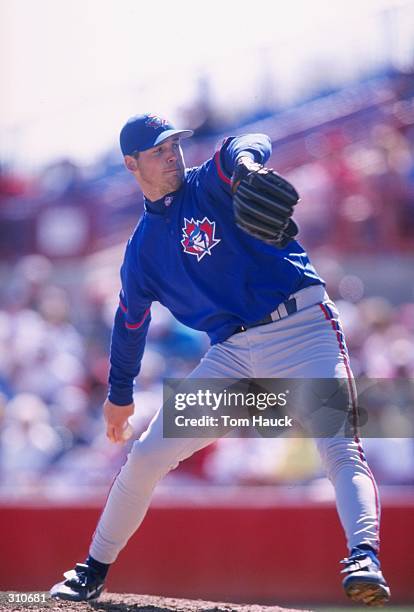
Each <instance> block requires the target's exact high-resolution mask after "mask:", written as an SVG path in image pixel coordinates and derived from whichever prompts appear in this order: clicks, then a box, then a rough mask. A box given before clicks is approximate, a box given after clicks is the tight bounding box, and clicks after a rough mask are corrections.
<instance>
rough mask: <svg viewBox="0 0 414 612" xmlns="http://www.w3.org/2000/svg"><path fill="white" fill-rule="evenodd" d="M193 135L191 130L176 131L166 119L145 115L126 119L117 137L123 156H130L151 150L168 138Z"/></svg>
mask: <svg viewBox="0 0 414 612" xmlns="http://www.w3.org/2000/svg"><path fill="white" fill-rule="evenodd" d="M193 133H194V132H193V131H192V130H176V129H175V128H174V126H173V125H172V124H171V123H170V122H169V121H167V120H166V119H163V118H162V117H158V115H152V114H150V113H147V114H145V115H135V116H134V117H131V118H130V119H128V121H127V122H126V124H125V125H124V127H123V128H122V130H121V133H120V135H119V142H120V145H121V151H122V153H123V155H132V154H133V153H135V152H137V151H146V150H147V149H151V147H155V146H157V145H159V144H160V143H161V142H163V141H164V140H166V139H167V138H169V137H170V136H180V137H181V138H189V137H190V136H192V135H193Z"/></svg>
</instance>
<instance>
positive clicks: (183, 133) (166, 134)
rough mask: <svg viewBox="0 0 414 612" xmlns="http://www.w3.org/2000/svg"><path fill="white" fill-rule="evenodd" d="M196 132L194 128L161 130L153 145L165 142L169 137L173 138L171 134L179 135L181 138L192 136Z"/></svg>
mask: <svg viewBox="0 0 414 612" xmlns="http://www.w3.org/2000/svg"><path fill="white" fill-rule="evenodd" d="M193 134H194V132H193V130H165V132H161V134H160V135H159V136H158V138H156V139H155V141H154V144H153V145H152V146H153V147H156V146H157V145H159V144H161V143H162V142H164V140H167V138H171V136H179V137H180V138H190V136H192V135H193Z"/></svg>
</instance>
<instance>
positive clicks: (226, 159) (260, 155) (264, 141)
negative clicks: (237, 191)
mask: <svg viewBox="0 0 414 612" xmlns="http://www.w3.org/2000/svg"><path fill="white" fill-rule="evenodd" d="M271 153H272V143H271V141H270V138H269V137H268V136H266V134H246V135H244V136H229V137H228V138H225V140H224V141H223V143H222V145H221V147H220V148H219V149H218V150H217V151H216V153H215V154H214V157H213V162H214V168H212V171H215V172H216V173H217V177H218V179H219V180H220V181H221V182H222V183H223V184H224V185H227V186H228V187H229V188H230V187H231V177H232V174H233V171H234V167H235V165H236V164H237V161H238V160H239V159H240V158H241V157H250V158H251V159H252V160H253V161H255V162H257V163H259V164H265V163H266V162H267V160H268V159H269V157H270V155H271Z"/></svg>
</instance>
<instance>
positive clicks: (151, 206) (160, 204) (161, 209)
mask: <svg viewBox="0 0 414 612" xmlns="http://www.w3.org/2000/svg"><path fill="white" fill-rule="evenodd" d="M174 193H175V192H174ZM168 197H170V198H171V197H174V194H170V193H168V194H167V195H165V196H163V197H162V198H160V199H159V200H155V201H154V202H152V201H151V200H147V198H146V197H145V196H144V208H145V210H146V212H149V213H152V214H154V215H165V213H166V212H167V210H168V208H169V207H168V206H166V205H165V198H168Z"/></svg>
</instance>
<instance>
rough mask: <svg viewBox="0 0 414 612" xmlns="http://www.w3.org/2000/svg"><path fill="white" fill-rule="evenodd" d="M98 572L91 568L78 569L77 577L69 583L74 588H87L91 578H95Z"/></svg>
mask: <svg viewBox="0 0 414 612" xmlns="http://www.w3.org/2000/svg"><path fill="white" fill-rule="evenodd" d="M95 577H96V572H95V571H94V570H93V569H92V568H91V567H89V566H87V567H85V568H83V567H82V568H76V576H73V578H71V579H70V580H69V581H68V582H69V584H72V585H73V586H78V587H82V588H84V587H86V585H87V583H88V579H89V578H92V579H93V578H95Z"/></svg>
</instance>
